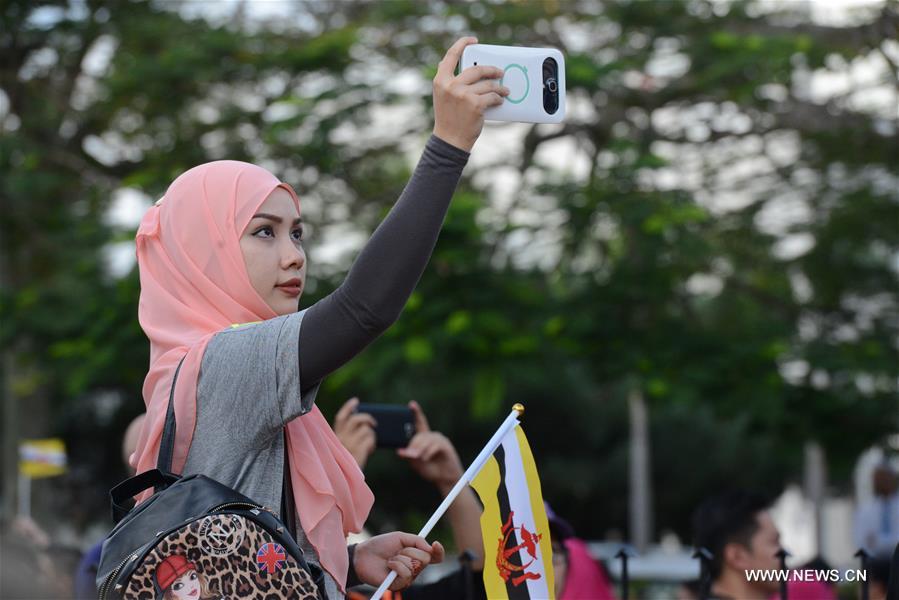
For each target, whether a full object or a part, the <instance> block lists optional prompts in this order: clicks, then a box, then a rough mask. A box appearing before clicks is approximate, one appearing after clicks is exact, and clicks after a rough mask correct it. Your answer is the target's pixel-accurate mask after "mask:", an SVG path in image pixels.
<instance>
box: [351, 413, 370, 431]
mask: <svg viewBox="0 0 899 600" xmlns="http://www.w3.org/2000/svg"><path fill="white" fill-rule="evenodd" d="M377 426H378V421H377V420H376V419H375V417H374V416H373V415H370V414H368V413H356V414H354V415H351V416H350V418H349V420H348V421H347V428H348V429H352V430H356V429H360V428H366V429H374V428H375V427H377Z"/></svg>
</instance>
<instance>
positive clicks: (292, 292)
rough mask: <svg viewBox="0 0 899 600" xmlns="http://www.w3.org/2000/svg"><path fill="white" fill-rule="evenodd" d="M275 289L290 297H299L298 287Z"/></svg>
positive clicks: (290, 286) (288, 286) (286, 286)
mask: <svg viewBox="0 0 899 600" xmlns="http://www.w3.org/2000/svg"><path fill="white" fill-rule="evenodd" d="M275 287H277V288H278V289H279V290H281V291H282V292H284V293H285V294H287V295H288V296H291V297H296V296H299V295H300V290H301V289H302V288H301V287H300V286H299V285H278V286H275Z"/></svg>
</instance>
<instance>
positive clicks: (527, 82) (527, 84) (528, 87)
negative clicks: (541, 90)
mask: <svg viewBox="0 0 899 600" xmlns="http://www.w3.org/2000/svg"><path fill="white" fill-rule="evenodd" d="M510 69H518V70H519V71H521V74H522V75H524V94H522V95H521V98H514V99H513V98H512V97H511V96H506V100H508V101H509V102H511V103H512V104H521V103H522V102H523V101H524V99H525V98H527V97H528V92H530V91H531V80H530V79H528V70H527V68H525V67H523V66H521V65H518V64H515V63H512V64H511V65H509V66H507V67H506V68H505V69H503V77H502V79H500V80H499V84H500V85H503V81H505V80H506V73H508V72H509V70H510Z"/></svg>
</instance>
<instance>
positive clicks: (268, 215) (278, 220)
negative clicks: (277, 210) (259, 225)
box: [253, 213, 303, 225]
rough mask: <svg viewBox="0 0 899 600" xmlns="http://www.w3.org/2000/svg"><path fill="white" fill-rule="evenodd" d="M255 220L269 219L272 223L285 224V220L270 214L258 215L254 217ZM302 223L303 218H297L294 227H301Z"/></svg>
mask: <svg viewBox="0 0 899 600" xmlns="http://www.w3.org/2000/svg"><path fill="white" fill-rule="evenodd" d="M253 218H254V219H268V220H270V221H274V222H275V223H283V222H284V219H282V218H281V217H279V216H277V215H270V214H268V213H256V214H255V215H253ZM302 222H303V218H302V217H297V218H296V219H294V220H293V224H294V225H299V224H300V223H302Z"/></svg>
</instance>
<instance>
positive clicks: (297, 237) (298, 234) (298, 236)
mask: <svg viewBox="0 0 899 600" xmlns="http://www.w3.org/2000/svg"><path fill="white" fill-rule="evenodd" d="M290 235H291V236H293V241H295V242H302V241H303V229H302V228H299V229H294V230H293V231H291V232H290Z"/></svg>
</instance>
